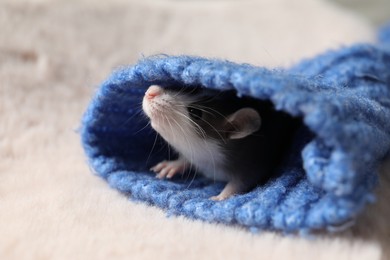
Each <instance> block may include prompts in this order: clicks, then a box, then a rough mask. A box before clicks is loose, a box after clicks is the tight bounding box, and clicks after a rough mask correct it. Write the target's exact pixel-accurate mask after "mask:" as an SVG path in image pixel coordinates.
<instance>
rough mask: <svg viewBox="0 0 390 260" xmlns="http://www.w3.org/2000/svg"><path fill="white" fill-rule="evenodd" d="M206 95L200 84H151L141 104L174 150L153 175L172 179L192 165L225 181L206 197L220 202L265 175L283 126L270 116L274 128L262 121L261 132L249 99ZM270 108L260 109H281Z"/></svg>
mask: <svg viewBox="0 0 390 260" xmlns="http://www.w3.org/2000/svg"><path fill="white" fill-rule="evenodd" d="M208 94H209V93H208V92H207V91H206V90H203V89H200V88H196V89H187V88H180V89H177V88H162V87H160V86H157V85H152V86H150V87H149V88H148V89H147V91H146V93H145V95H144V98H143V102H142V108H143V110H144V112H145V114H146V115H147V116H148V117H149V119H150V123H151V126H152V127H153V128H154V129H155V130H156V131H157V132H158V133H159V134H160V135H161V136H162V137H163V138H164V139H165V140H166V141H167V142H168V143H169V144H170V145H171V146H172V147H173V148H174V149H175V150H176V151H177V152H178V154H179V157H178V159H176V160H173V161H162V162H160V163H158V164H157V165H155V166H154V167H152V168H151V170H152V171H154V172H156V173H157V175H156V176H157V177H158V178H172V177H173V176H174V175H176V174H178V173H183V172H185V171H186V170H187V169H189V168H190V167H194V168H195V169H196V170H197V171H199V172H201V173H202V174H203V175H205V176H206V177H208V178H211V179H213V180H218V181H225V182H227V184H226V186H225V188H224V189H223V190H222V191H221V193H220V194H219V195H216V196H213V197H211V199H212V200H217V201H219V200H224V199H226V198H229V197H230V196H232V195H235V194H238V193H242V192H246V191H248V190H250V189H252V188H253V187H255V186H256V185H257V184H259V183H261V182H264V181H266V180H268V179H269V177H270V176H271V174H272V172H273V169H274V167H275V165H276V163H277V162H278V161H279V159H280V157H281V156H280V155H281V152H282V150H283V147H284V146H283V142H284V141H285V140H286V138H284V137H285V135H281V136H278V132H280V131H281V130H287V131H288V129H283V127H280V123H278V122H280V120H278V118H273V119H276V120H275V122H277V126H276V127H274V126H272V127H270V124H267V125H266V126H265V129H264V131H261V129H263V126H262V117H261V116H260V113H259V112H258V110H257V109H255V108H253V107H251V106H248V105H247V103H248V102H245V101H243V100H240V99H239V98H237V97H235V96H232V95H225V94H223V93H219V94H215V92H214V96H210V95H208ZM252 103H253V102H249V104H250V105H252ZM270 111H271V110H270V109H266V111H265V113H264V115H265V116H266V118H267V120H268V118H272V116H275V115H273V114H275V113H280V112H276V111H274V110H273V111H274V112H270ZM270 115H271V116H270ZM279 117H280V116H279ZM282 118H284V116H282ZM278 124H279V125H278ZM274 135H276V137H271V136H274ZM281 146H283V147H281Z"/></svg>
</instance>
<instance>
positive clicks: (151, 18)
mask: <svg viewBox="0 0 390 260" xmlns="http://www.w3.org/2000/svg"><path fill="white" fill-rule="evenodd" d="M107 2H108V1H107ZM107 2H101V3H100V2H97V1H87V0H84V1H48V0H35V1H33V0H31V1H11V0H8V1H4V0H3V1H1V2H0V259H108V258H110V259H156V258H157V259H313V258H315V259H333V258H335V259H380V258H381V256H382V258H386V257H387V258H388V257H390V253H389V249H388V245H390V224H389V221H388V220H389V219H390V204H389V203H388V201H387V199H388V198H390V191H389V190H390V189H389V187H390V170H389V169H390V166H388V167H384V170H383V171H382V175H381V179H382V180H381V183H380V184H381V185H380V187H379V189H378V190H377V196H378V201H377V203H376V204H373V205H370V206H369V207H368V208H367V210H366V211H365V212H364V214H362V216H361V217H360V218H359V219H358V221H357V223H356V225H355V226H354V227H353V228H352V229H350V230H348V231H346V232H343V233H339V234H335V235H330V234H319V236H318V237H316V238H311V239H308V238H300V237H296V236H282V235H281V234H277V233H272V232H263V233H260V234H252V233H250V232H248V231H246V230H243V229H241V228H236V227H228V226H223V225H216V224H207V223H203V222H200V221H191V220H188V219H185V218H181V217H171V218H167V217H166V216H165V213H164V212H162V211H161V210H159V209H156V208H153V207H149V206H146V205H143V204H137V203H134V202H132V201H129V199H128V198H126V197H125V196H124V195H123V194H119V193H118V192H117V191H115V190H113V189H110V188H109V186H108V185H107V184H106V183H105V182H104V181H103V180H101V179H100V178H98V177H96V176H94V175H93V174H92V173H91V170H90V169H89V167H88V166H87V164H86V159H85V156H84V154H83V151H82V148H81V145H80V140H79V136H78V134H77V131H76V130H77V128H78V126H79V123H80V118H81V115H82V113H83V111H84V110H85V108H86V106H87V104H88V102H89V100H90V98H91V96H92V94H93V92H94V90H95V87H96V86H97V85H98V84H99V82H101V81H102V80H103V79H104V78H105V77H107V76H108V74H109V73H110V71H111V70H112V69H113V68H115V67H117V66H119V65H123V64H131V63H134V62H135V61H136V60H137V59H138V58H139V57H141V56H142V55H150V54H155V53H161V52H163V53H168V54H182V53H183V54H196V55H202V56H208V57H219V58H226V59H230V60H234V61H239V62H250V63H254V64H257V65H267V66H282V65H288V64H291V63H292V62H296V61H297V60H299V59H300V58H302V57H309V56H311V55H314V54H316V53H319V52H321V51H323V50H325V49H327V48H330V47H338V46H340V45H342V44H348V43H351V42H356V41H361V40H371V39H372V38H373V32H372V29H371V28H370V26H369V25H368V24H367V22H365V21H364V20H363V19H362V18H360V17H356V16H354V15H353V14H350V13H349V12H347V11H345V10H342V9H340V8H338V7H336V6H334V5H331V4H329V3H327V2H322V1H312V0H299V1H290V0H275V1H266V0H257V1H254V0H253V1H250V0H246V1H241V2H240V4H239V3H238V2H236V1H221V0H220V1H218V0H214V1H199V2H195V1H190V0H188V1H183V0H182V1H178V0H176V1H174V0H158V1H157V0H156V1H134V0H133V1H124V0H123V1H121V0H116V1H110V3H109V4H108V3H107ZM386 168H387V169H388V170H386Z"/></svg>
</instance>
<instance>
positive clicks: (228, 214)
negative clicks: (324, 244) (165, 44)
mask: <svg viewBox="0 0 390 260" xmlns="http://www.w3.org/2000/svg"><path fill="white" fill-rule="evenodd" d="M379 39H380V42H379V43H378V44H376V45H370V44H358V45H354V46H350V47H346V48H342V49H339V50H334V51H328V52H326V53H325V54H322V55H319V56H317V57H314V58H313V59H309V60H305V61H303V62H301V63H299V64H298V65H296V66H294V67H293V68H291V69H289V70H285V71H282V70H269V69H266V68H259V67H255V66H251V65H248V64H235V63H232V62H228V61H222V60H214V59H206V58H200V57H190V56H156V57H149V58H145V59H143V60H141V61H139V62H138V63H137V64H135V65H134V66H130V67H124V68H121V69H119V70H117V71H115V72H114V73H113V74H112V75H111V76H110V77H109V78H108V79H107V80H106V81H105V82H103V83H102V85H101V87H100V88H99V90H98V92H97V93H96V96H95V97H94V99H93V100H92V102H91V103H90V105H89V107H88V109H87V111H86V112H85V115H84V117H83V121H82V131H81V135H82V144H83V146H84V149H85V151H86V154H87V156H88V158H89V162H90V164H91V166H92V168H93V169H94V170H95V171H96V173H97V174H98V175H100V176H101V177H103V178H104V179H106V180H107V181H108V183H109V184H110V185H111V186H112V187H113V188H115V189H118V190H119V191H121V192H123V193H125V194H129V196H130V197H131V198H133V199H136V200H140V201H144V202H146V203H148V204H151V205H156V206H158V207H161V208H163V209H165V210H166V211H167V212H168V213H169V214H174V215H184V216H187V217H189V218H194V219H201V220H204V221H208V222H221V223H225V224H233V225H241V226H246V227H248V228H250V230H283V231H286V232H291V231H302V232H306V231H310V230H314V229H328V230H333V229H335V228H337V227H343V226H347V224H348V223H351V222H353V220H354V219H355V218H356V216H357V215H358V214H359V213H360V212H361V211H362V210H363V208H364V206H365V205H366V204H367V203H368V202H372V201H373V198H374V197H373V190H374V188H375V187H376V184H377V179H378V176H377V170H378V166H379V163H380V161H381V160H382V159H383V158H384V157H385V156H386V154H387V153H388V151H389V148H390V120H389V118H390V89H389V86H390V48H389V46H390V26H388V27H386V28H385V29H383V30H382V31H381V33H380V37H379ZM151 84H160V85H162V86H165V85H171V84H175V85H181V86H183V87H199V86H202V87H205V88H210V89H216V90H222V91H224V90H232V89H234V90H236V91H237V94H238V95H239V96H251V97H253V98H257V99H259V100H270V101H272V103H273V104H274V105H275V108H276V109H277V110H281V111H284V112H286V113H289V114H291V115H293V116H297V117H301V118H302V121H303V124H302V129H301V130H300V131H299V132H298V134H297V136H296V138H295V140H294V143H293V144H292V147H291V151H290V156H289V157H288V158H286V160H285V161H284V163H283V164H282V165H280V168H279V173H280V175H279V177H276V178H274V179H272V180H270V181H269V182H268V183H267V184H265V185H264V186H259V187H257V188H256V189H254V190H253V191H251V192H249V193H246V194H242V195H237V196H234V197H232V198H230V199H228V200H225V201H222V202H215V201H212V200H209V199H208V198H209V197H210V196H212V195H215V194H218V193H219V192H220V190H221V189H222V188H223V186H224V184H223V183H218V182H213V181H212V180H208V179H205V178H203V177H198V178H195V179H192V177H188V178H186V177H177V178H174V179H173V180H160V179H156V178H155V177H154V175H153V174H152V173H150V172H149V171H148V169H149V167H150V166H152V165H154V164H155V163H157V162H159V161H160V160H162V159H166V158H167V157H168V156H169V150H168V149H167V146H166V144H165V142H164V140H162V139H161V138H160V137H159V136H157V135H156V133H155V132H154V130H153V129H151V128H150V127H145V125H146V124H147V119H146V117H145V116H144V115H143V113H142V111H141V100H142V97H143V95H144V92H145V90H146V89H147V87H148V86H149V85H151ZM151 151H152V152H151Z"/></svg>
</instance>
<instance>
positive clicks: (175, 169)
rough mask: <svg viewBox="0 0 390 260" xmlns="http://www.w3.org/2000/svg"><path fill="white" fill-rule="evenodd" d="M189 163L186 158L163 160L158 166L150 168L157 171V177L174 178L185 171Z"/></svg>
mask: <svg viewBox="0 0 390 260" xmlns="http://www.w3.org/2000/svg"><path fill="white" fill-rule="evenodd" d="M186 168H187V163H186V161H184V160H180V159H178V160H176V161H163V162H160V163H159V164H157V165H156V166H154V167H152V168H150V170H151V171H153V172H155V173H157V175H156V177H157V178H159V179H163V178H172V177H173V176H175V175H176V174H177V173H179V172H183V171H185V169H186Z"/></svg>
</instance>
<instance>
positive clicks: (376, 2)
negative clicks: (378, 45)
mask: <svg viewBox="0 0 390 260" xmlns="http://www.w3.org/2000/svg"><path fill="white" fill-rule="evenodd" d="M330 1H333V2H335V3H337V4H340V5H341V6H343V7H345V8H348V9H350V10H353V11H355V12H357V13H359V14H362V15H363V16H365V17H367V18H368V19H369V20H370V21H372V22H373V23H374V24H375V25H383V24H384V23H387V22H390V21H389V20H390V1H389V0H373V1H367V0H330Z"/></svg>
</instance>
